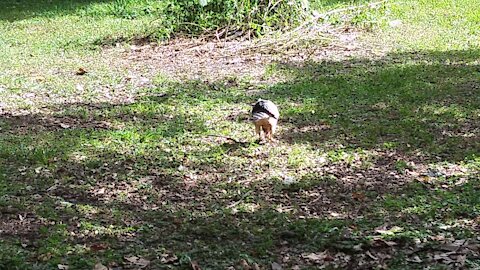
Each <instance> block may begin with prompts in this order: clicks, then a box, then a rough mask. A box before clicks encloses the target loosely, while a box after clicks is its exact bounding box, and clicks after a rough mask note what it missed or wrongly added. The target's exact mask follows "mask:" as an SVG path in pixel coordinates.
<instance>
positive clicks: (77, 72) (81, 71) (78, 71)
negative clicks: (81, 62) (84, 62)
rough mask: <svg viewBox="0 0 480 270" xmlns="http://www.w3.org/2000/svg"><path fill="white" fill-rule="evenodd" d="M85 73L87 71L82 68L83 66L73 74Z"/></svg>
mask: <svg viewBox="0 0 480 270" xmlns="http://www.w3.org/2000/svg"><path fill="white" fill-rule="evenodd" d="M86 73H87V71H86V70H85V69H84V68H79V69H78V70H77V71H76V72H75V75H79V76H81V75H85V74H86Z"/></svg>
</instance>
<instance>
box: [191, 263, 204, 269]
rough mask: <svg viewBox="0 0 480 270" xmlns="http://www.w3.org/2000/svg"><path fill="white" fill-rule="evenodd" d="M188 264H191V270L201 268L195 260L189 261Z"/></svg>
mask: <svg viewBox="0 0 480 270" xmlns="http://www.w3.org/2000/svg"><path fill="white" fill-rule="evenodd" d="M190 265H191V266H192V270H202V268H200V266H199V265H198V262H197V261H191V262H190Z"/></svg>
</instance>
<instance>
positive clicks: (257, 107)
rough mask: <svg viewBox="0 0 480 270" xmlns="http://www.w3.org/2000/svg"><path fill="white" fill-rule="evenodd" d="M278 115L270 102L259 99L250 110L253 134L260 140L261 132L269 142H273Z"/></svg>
mask: <svg viewBox="0 0 480 270" xmlns="http://www.w3.org/2000/svg"><path fill="white" fill-rule="evenodd" d="M279 117H280V113H279V112H278V108H277V106H276V105H275V104H274V103H273V102H271V101H270V100H265V99H259V100H258V101H257V102H256V103H255V104H253V108H252V120H253V123H255V132H256V133H257V134H258V136H259V139H260V140H262V131H263V133H264V135H265V137H266V138H267V139H268V140H269V141H273V134H274V133H275V130H276V129H277V122H278V118H279Z"/></svg>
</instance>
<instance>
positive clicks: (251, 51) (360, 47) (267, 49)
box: [103, 26, 383, 83]
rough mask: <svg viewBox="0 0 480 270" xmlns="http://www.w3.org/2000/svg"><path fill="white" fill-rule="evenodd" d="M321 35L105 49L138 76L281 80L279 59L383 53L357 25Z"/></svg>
mask: <svg viewBox="0 0 480 270" xmlns="http://www.w3.org/2000/svg"><path fill="white" fill-rule="evenodd" d="M314 31H316V32H315V35H316V36H317V38H318V39H317V40H310V43H309V44H306V45H305V44H304V45H300V46H296V45H295V46H294V45H289V44H288V43H289V42H290V41H286V40H275V39H273V38H272V39H270V38H263V39H260V40H256V41H251V40H245V41H222V40H218V41H211V40H210V41H204V40H201V39H197V40H192V39H176V40H172V41H170V42H167V43H165V44H160V45H158V44H156V43H148V44H144V45H131V46H128V47H122V46H121V45H120V44H117V46H114V47H109V48H105V49H104V52H103V53H104V54H105V57H112V54H113V55H116V54H118V53H120V56H121V60H120V64H121V65H122V66H125V67H127V69H129V71H130V72H131V74H133V76H132V77H135V78H142V77H143V78H145V77H147V78H152V77H154V76H155V75H156V74H162V75H163V76H166V77H169V78H173V79H188V80H208V81H216V80H221V79H224V78H229V77H235V78H239V77H248V78H251V79H252V82H253V83H271V82H273V81H276V82H278V80H279V79H281V78H273V77H269V76H266V74H265V70H266V67H267V66H268V65H269V64H271V63H275V62H290V63H298V64H301V63H304V62H305V61H309V60H310V61H322V60H338V61H339V60H342V59H348V58H351V57H366V56H369V57H374V56H379V55H381V54H383V53H382V52H378V51H375V50H374V49H373V47H372V48H365V47H366V46H367V45H366V44H363V43H362V42H360V41H359V36H360V35H361V32H358V31H355V30H353V29H351V28H345V27H344V28H333V27H332V26H322V27H320V28H317V29H314Z"/></svg>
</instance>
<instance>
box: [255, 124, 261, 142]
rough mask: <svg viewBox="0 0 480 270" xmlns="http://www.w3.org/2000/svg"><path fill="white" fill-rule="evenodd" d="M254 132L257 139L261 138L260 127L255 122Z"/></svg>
mask: <svg viewBox="0 0 480 270" xmlns="http://www.w3.org/2000/svg"><path fill="white" fill-rule="evenodd" d="M255 133H256V134H257V135H258V139H259V140H260V141H261V140H262V127H261V126H260V125H258V124H255Z"/></svg>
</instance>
